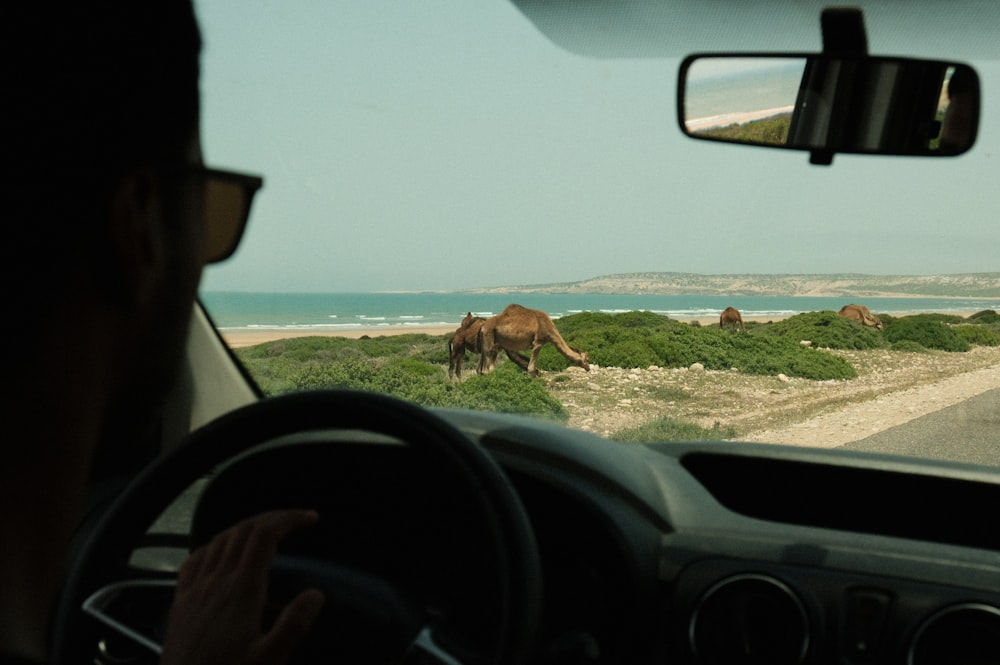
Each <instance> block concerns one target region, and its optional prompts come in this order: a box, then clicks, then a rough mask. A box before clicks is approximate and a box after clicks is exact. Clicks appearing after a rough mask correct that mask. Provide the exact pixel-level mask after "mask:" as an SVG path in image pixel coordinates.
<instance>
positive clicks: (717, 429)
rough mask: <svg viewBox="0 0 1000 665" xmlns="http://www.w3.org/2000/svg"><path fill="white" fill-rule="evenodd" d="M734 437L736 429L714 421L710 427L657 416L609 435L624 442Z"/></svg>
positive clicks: (702, 439) (717, 439) (718, 439)
mask: <svg viewBox="0 0 1000 665" xmlns="http://www.w3.org/2000/svg"><path fill="white" fill-rule="evenodd" d="M735 437H736V431H735V430H733V429H731V428H725V429H724V428H723V427H722V426H721V425H720V424H719V423H715V425H714V426H713V427H712V428H710V429H709V428H705V427H701V426H700V425H695V424H694V423H688V422H684V421H682V420H677V419H674V418H657V419H656V420H653V421H651V422H648V423H645V424H643V425H640V426H638V427H630V428H626V429H623V430H621V431H620V432H616V433H614V434H612V435H611V437H610V438H611V439H614V440H615V441H622V442H625V443H655V442H657V441H722V440H723V439H732V438H735Z"/></svg>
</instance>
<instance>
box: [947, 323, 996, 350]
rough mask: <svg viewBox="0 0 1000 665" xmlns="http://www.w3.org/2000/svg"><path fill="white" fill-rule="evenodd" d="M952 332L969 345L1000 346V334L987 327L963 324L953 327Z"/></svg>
mask: <svg viewBox="0 0 1000 665" xmlns="http://www.w3.org/2000/svg"><path fill="white" fill-rule="evenodd" d="M952 330H954V331H955V332H956V333H958V336H959V337H961V338H962V339H964V340H965V341H966V342H968V343H969V344H974V345H977V346H1000V333H998V332H997V331H996V330H995V329H994V328H993V327H991V326H987V325H975V324H963V325H958V326H953V327H952Z"/></svg>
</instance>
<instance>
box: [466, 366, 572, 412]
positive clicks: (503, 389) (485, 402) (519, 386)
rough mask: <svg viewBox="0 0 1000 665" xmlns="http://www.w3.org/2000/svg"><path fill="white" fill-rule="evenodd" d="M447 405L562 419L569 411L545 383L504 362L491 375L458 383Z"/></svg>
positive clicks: (477, 376) (473, 377)
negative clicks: (550, 392) (553, 395)
mask: <svg viewBox="0 0 1000 665" xmlns="http://www.w3.org/2000/svg"><path fill="white" fill-rule="evenodd" d="M449 406H455V407H459V408H465V409H478V410H483V411H496V412H499V413H518V414H529V415H534V416H540V417H543V418H548V419H551V420H556V421H561V422H565V421H566V420H568V419H569V413H568V412H567V411H566V409H565V408H564V407H563V405H562V403H561V402H559V400H557V399H556V398H554V397H552V395H551V394H549V391H548V390H547V389H546V388H545V384H544V383H543V382H542V381H538V380H536V379H534V378H533V377H531V376H529V375H528V373H527V372H525V371H523V370H522V369H521V368H520V367H518V366H517V365H515V364H514V363H504V365H502V366H497V369H496V370H495V371H494V372H492V373H490V374H486V375H482V376H480V375H476V376H472V377H469V378H468V379H467V380H465V381H463V382H461V383H460V384H457V385H456V386H454V390H453V391H452V394H451V397H450V400H449Z"/></svg>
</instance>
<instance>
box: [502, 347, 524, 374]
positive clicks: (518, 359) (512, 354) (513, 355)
mask: <svg viewBox="0 0 1000 665" xmlns="http://www.w3.org/2000/svg"><path fill="white" fill-rule="evenodd" d="M504 353H506V354H507V357H508V358H510V359H511V360H513V361H514V362H515V363H517V366H518V367H520V368H521V369H528V359H527V358H525V357H524V356H522V355H521V354H520V353H517V352H516V351H511V350H510V349H504Z"/></svg>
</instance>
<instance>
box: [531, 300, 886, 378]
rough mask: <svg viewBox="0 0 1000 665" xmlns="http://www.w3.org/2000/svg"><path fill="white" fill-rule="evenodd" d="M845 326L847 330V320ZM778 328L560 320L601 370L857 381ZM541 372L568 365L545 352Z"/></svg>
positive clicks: (590, 316)
mask: <svg viewBox="0 0 1000 665" xmlns="http://www.w3.org/2000/svg"><path fill="white" fill-rule="evenodd" d="M834 316H836V314H834ZM837 318H841V319H842V317H837ZM843 323H845V324H849V322H847V321H846V320H844V321H843ZM776 325H778V324H768V325H766V326H753V327H751V328H749V329H748V330H747V331H735V330H722V329H720V328H718V327H715V326H711V327H710V326H692V325H688V324H686V323H681V322H680V321H676V320H673V319H670V318H669V317H666V316H663V315H660V314H654V313H652V312H626V313H623V314H606V313H600V312H583V313H580V314H573V315H571V316H566V317H563V318H561V319H559V330H560V332H561V333H562V336H563V338H564V339H565V340H566V341H567V343H569V344H570V345H571V346H575V347H578V348H580V349H583V350H585V351H586V352H587V354H588V355H589V357H590V361H591V362H592V363H596V364H598V365H600V366H601V367H621V368H624V369H630V368H643V369H644V368H646V367H649V366H651V365H655V366H658V367H666V368H673V367H689V366H691V365H692V364H694V363H700V364H701V365H702V366H703V367H705V369H710V370H728V369H732V368H736V369H738V370H739V371H741V372H744V373H746V374H765V375H777V374H785V375H786V376H794V377H801V378H806V379H814V380H828V379H850V378H854V377H855V376H857V373H856V372H855V371H854V368H853V367H851V365H850V364H849V363H848V362H847V361H846V360H844V359H843V358H839V357H837V356H834V355H831V354H828V353H823V352H822V351H817V350H816V349H815V348H809V347H805V346H802V345H801V344H800V343H799V342H800V341H801V340H802V339H807V338H806V337H801V336H798V335H796V334H771V331H770V329H771V328H772V326H776ZM846 329H847V330H850V327H849V326H847V328H846ZM881 345H883V346H884V345H885V343H884V342H881ZM851 348H853V347H851ZM560 359H561V362H560ZM539 367H541V368H542V369H543V370H545V369H550V370H557V369H563V368H565V367H566V361H565V359H562V358H561V356H559V354H558V353H554V355H553V353H552V352H548V349H543V350H542V356H540V361H539Z"/></svg>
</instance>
